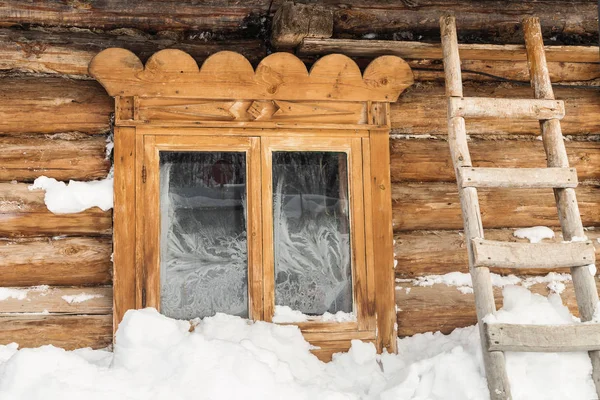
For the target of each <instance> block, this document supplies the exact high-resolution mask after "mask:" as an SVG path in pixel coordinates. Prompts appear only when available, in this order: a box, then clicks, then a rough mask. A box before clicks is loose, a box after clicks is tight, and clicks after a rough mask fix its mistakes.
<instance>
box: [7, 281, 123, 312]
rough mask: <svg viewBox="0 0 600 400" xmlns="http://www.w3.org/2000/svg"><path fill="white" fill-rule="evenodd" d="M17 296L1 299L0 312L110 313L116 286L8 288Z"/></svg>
mask: <svg viewBox="0 0 600 400" xmlns="http://www.w3.org/2000/svg"><path fill="white" fill-rule="evenodd" d="M6 290H9V291H10V290H12V293H13V296H12V297H8V298H6V299H4V300H0V314H7V313H40V312H49V313H51V314H110V313H111V312H112V287H48V288H46V287H41V288H40V287H32V288H8V289H5V291H6Z"/></svg>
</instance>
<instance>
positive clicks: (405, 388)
mask: <svg viewBox="0 0 600 400" xmlns="http://www.w3.org/2000/svg"><path fill="white" fill-rule="evenodd" d="M504 295H505V304H506V306H505V308H504V309H502V310H500V311H498V312H497V314H496V315H495V316H490V317H489V318H490V319H492V318H495V319H496V320H497V321H502V322H510V323H539V324H548V323H552V324H557V323H577V321H576V319H575V318H573V316H571V315H570V314H569V312H568V310H567V308H566V307H564V306H563V305H562V303H561V301H560V297H559V295H551V296H550V297H549V298H545V297H543V296H540V295H536V294H531V293H530V292H529V290H528V289H526V288H523V287H514V286H509V287H506V288H505V289H504ZM196 322H197V324H196V325H194V329H192V332H190V323H189V322H188V321H178V320H174V319H170V318H167V317H165V316H163V315H161V314H159V313H158V312H157V311H156V310H154V309H144V310H138V311H133V310H131V311H128V312H127V314H126V315H125V319H124V320H123V322H122V323H121V325H120V327H119V330H118V332H117V337H116V345H115V348H114V353H111V352H107V351H102V350H89V349H81V350H76V351H65V350H62V349H59V348H56V347H53V346H43V347H40V348H37V349H23V350H17V345H16V344H10V345H6V346H0V398H1V399H3V400H16V399H28V400H42V399H43V400H55V399H61V400H62V399H128V400H138V399H139V400H141V399H143V400H148V399H151V400H158V399H167V398H168V399H194V400H196V399H206V400H208V399H241V398H243V399H257V400H258V399H260V400H271V399H283V398H284V399H290V400H296V399H307V400H314V399H319V400H321V399H325V400H342V399H343V400H351V399H365V400H370V399H373V400H374V399H380V400H398V399H400V400H424V399H431V400H485V399H489V395H488V392H487V385H486V381H485V375H484V373H483V365H482V361H481V350H480V342H479V334H478V329H477V328H476V327H468V328H463V329H456V330H455V331H454V332H452V333H451V334H450V335H442V334H441V333H439V332H437V333H426V334H420V335H415V336H413V337H410V338H406V339H401V340H399V341H398V345H399V354H398V355H391V354H383V355H377V354H376V353H375V347H374V346H373V344H371V343H363V342H360V341H353V342H352V348H351V349H350V351H349V352H348V353H340V354H337V355H335V356H334V359H333V361H332V362H331V363H328V364H325V363H322V362H321V361H319V360H318V359H317V358H316V357H315V356H313V355H312V354H311V353H310V349H311V346H310V344H308V343H307V342H306V341H304V339H303V337H302V334H301V333H300V330H299V329H298V328H297V327H296V326H292V325H285V326H283V325H275V324H270V323H267V322H252V321H248V320H245V319H242V318H239V317H233V316H228V315H224V314H217V315H216V316H214V317H209V318H205V319H203V320H200V321H196ZM507 365H508V373H509V376H510V379H511V383H512V389H513V394H514V399H515V400H519V399H527V400H541V399H544V400H565V399H573V400H575V399H577V400H581V399H593V398H595V389H594V386H593V383H592V380H591V363H590V361H589V358H588V357H587V354H586V353H560V354H558V353H547V354H540V353H518V354H517V353H507Z"/></svg>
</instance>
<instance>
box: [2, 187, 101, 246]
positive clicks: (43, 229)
mask: <svg viewBox="0 0 600 400" xmlns="http://www.w3.org/2000/svg"><path fill="white" fill-rule="evenodd" d="M28 186H29V185H27V184H25V183H15V184H12V183H0V237H2V236H4V237H20V236H27V237H29V236H57V235H69V236H81V235H85V236H97V235H108V234H110V233H111V232H112V212H111V211H106V212H104V211H102V210H100V209H99V208H97V207H94V208H91V209H88V210H86V211H83V212H80V213H77V214H53V213H51V212H50V211H48V209H47V208H46V204H45V203H44V195H45V192H44V191H43V190H29V189H28Z"/></svg>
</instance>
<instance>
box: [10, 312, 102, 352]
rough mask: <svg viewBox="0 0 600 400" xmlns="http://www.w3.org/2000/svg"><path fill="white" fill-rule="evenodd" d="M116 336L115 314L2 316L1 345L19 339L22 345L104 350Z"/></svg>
mask: <svg viewBox="0 0 600 400" xmlns="http://www.w3.org/2000/svg"><path fill="white" fill-rule="evenodd" d="M112 337H113V332H112V315H72V316H71V315H19V316H0V344H9V343H12V342H17V343H19V346H20V347H21V348H23V347H39V346H43V345H46V344H53V345H54V346H57V347H62V348H64V349H67V350H74V349H78V348H82V347H92V348H94V349H101V348H104V347H107V346H108V345H110V344H112Z"/></svg>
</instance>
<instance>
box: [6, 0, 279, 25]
mask: <svg viewBox="0 0 600 400" xmlns="http://www.w3.org/2000/svg"><path fill="white" fill-rule="evenodd" d="M270 4H271V0H243V1H242V0H204V1H194V2H188V1H169V0H127V1H124V0H103V1H90V0H76V1H59V0H46V1H35V2H33V1H24V0H20V1H19V0H16V1H6V2H0V26H3V27H9V26H14V25H43V26H76V27H80V28H99V29H115V28H135V29H139V30H142V31H163V30H192V31H218V32H234V31H244V30H245V29H246V28H248V26H249V24H250V25H251V24H252V22H253V21H259V20H260V17H261V16H265V15H266V14H267V13H268V11H269V6H270Z"/></svg>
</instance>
